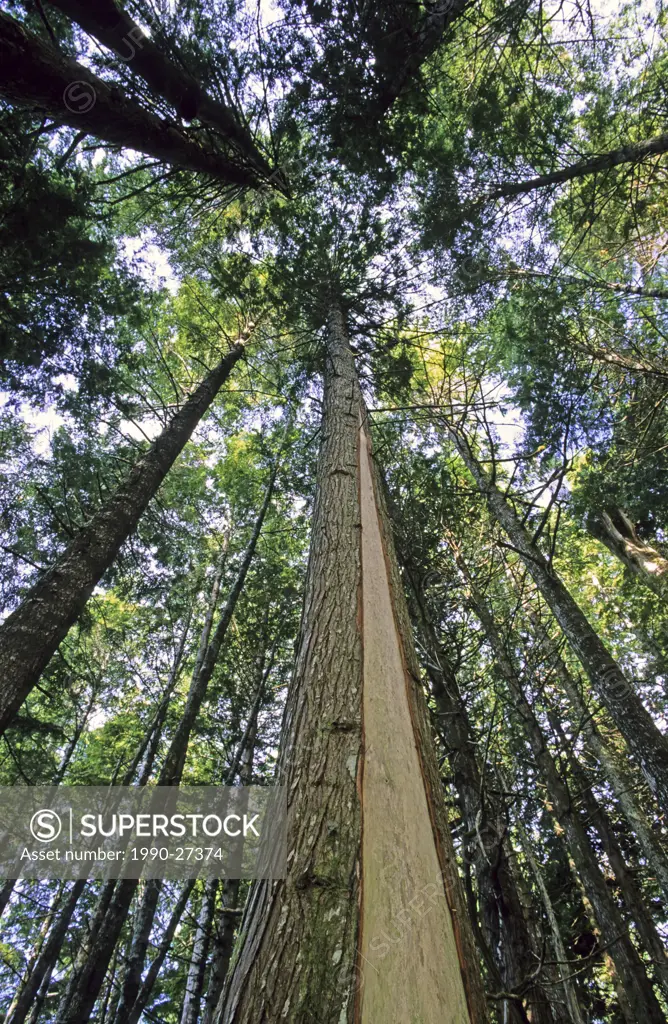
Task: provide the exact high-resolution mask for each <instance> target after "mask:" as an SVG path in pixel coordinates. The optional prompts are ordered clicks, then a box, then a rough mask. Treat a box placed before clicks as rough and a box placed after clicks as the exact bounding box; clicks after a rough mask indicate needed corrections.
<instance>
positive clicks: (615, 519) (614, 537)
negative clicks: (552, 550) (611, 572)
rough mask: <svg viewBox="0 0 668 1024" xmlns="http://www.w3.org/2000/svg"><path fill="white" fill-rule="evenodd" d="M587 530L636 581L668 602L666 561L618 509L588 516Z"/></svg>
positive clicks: (667, 564) (667, 567) (667, 563)
mask: <svg viewBox="0 0 668 1024" xmlns="http://www.w3.org/2000/svg"><path fill="white" fill-rule="evenodd" d="M587 529H588V530H589V532H590V533H591V535H592V537H595V538H596V539H597V540H599V541H601V543H602V544H605V546H606V548H607V549H608V551H611V552H612V554H613V555H615V557H616V558H618V559H619V560H620V562H622V563H623V564H624V565H625V566H626V568H627V569H628V570H629V571H630V572H631V573H632V575H633V576H635V577H636V579H639V580H640V582H641V583H643V584H644V585H645V586H646V587H648V588H649V589H650V590H651V591H652V592H653V593H654V594H656V596H657V597H660V598H661V600H662V601H665V602H668V559H666V558H664V557H663V555H661V554H660V553H659V552H658V551H657V550H656V548H653V547H652V546H651V545H650V544H645V543H644V542H643V541H642V540H640V538H639V537H638V535H637V533H636V531H635V527H634V525H633V523H632V522H631V520H630V519H629V517H628V516H627V515H626V513H625V512H623V511H622V510H621V509H620V508H617V509H614V510H613V511H612V512H611V513H608V512H605V511H604V512H602V513H601V514H600V515H598V516H589V517H588V519H587Z"/></svg>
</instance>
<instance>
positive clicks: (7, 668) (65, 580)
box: [0, 15, 244, 735]
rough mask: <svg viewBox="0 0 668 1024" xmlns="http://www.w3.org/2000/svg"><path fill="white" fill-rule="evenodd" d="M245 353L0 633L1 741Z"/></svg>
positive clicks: (225, 367) (218, 376)
mask: <svg viewBox="0 0 668 1024" xmlns="http://www.w3.org/2000/svg"><path fill="white" fill-rule="evenodd" d="M2 17H4V15H0V18H2ZM243 350H244V349H243V345H241V344H238V345H235V346H234V348H233V349H232V351H231V352H230V353H229V354H228V355H226V356H225V357H224V358H223V359H222V360H221V361H220V363H219V364H218V365H217V366H216V367H215V369H214V370H212V371H211V373H209V374H208V376H207V377H205V379H204V380H203V381H202V383H201V384H200V385H199V387H197V388H196V390H195V391H194V393H193V394H192V395H191V397H190V398H189V399H188V400H187V401H186V402H185V404H184V405H183V406H182V408H181V409H180V411H179V412H178V413H177V414H176V415H175V416H174V418H173V419H172V421H171V422H170V423H169V425H168V426H167V427H165V429H164V430H163V432H162V434H161V435H160V436H159V437H158V438H157V439H156V440H155V441H154V442H153V444H152V445H151V447H150V448H149V449H148V451H147V452H146V454H145V455H143V456H142V458H140V459H139V461H138V462H137V463H136V465H135V466H134V467H133V469H132V470H131V471H130V473H129V474H128V476H127V477H126V479H125V481H124V482H123V483H122V484H121V485H120V487H119V488H118V489H117V490H116V491H115V492H114V493H113V494H112V495H111V497H110V498H108V500H107V501H106V502H105V504H104V505H103V506H102V508H101V509H100V510H99V511H98V512H97V513H96V514H95V515H94V516H93V518H92V519H91V521H90V523H89V524H88V526H86V527H84V528H83V529H82V530H81V532H80V533H79V535H78V536H77V537H76V538H75V540H74V541H73V542H72V543H71V544H70V546H69V547H68V548H67V550H66V551H65V552H64V553H63V555H61V557H60V558H59V559H58V560H57V561H56V562H55V563H54V565H53V566H52V567H51V568H50V569H48V570H47V571H46V572H45V573H44V574H43V576H42V577H41V579H40V580H39V581H38V582H37V583H36V584H35V586H34V587H33V588H32V590H31V591H30V592H29V593H28V594H27V595H26V597H25V598H24V600H23V602H22V603H21V605H20V606H19V607H18V608H17V609H16V610H15V611H14V612H12V614H11V615H10V616H9V617H8V618H7V619H6V620H5V622H4V623H3V624H2V626H0V678H2V679H3V681H4V685H3V688H2V691H1V692H0V735H1V734H2V732H4V730H5V729H6V728H7V726H8V725H9V723H10V722H11V719H12V717H13V715H14V714H15V713H16V711H17V710H18V709H19V707H20V706H21V704H22V703H23V701H24V700H25V698H26V697H27V696H28V694H29V693H30V691H31V690H32V688H33V687H34V686H35V684H36V683H37V682H38V680H39V677H40V675H41V673H42V672H43V670H44V669H45V668H46V666H47V664H48V663H49V661H50V659H51V656H52V655H53V654H54V652H55V651H56V649H57V647H58V645H59V644H60V643H61V641H62V640H63V639H64V638H65V636H66V635H67V633H68V630H69V629H70V627H71V626H72V625H73V624H74V623H75V622H76V620H77V618H78V617H79V615H80V614H81V612H82V611H83V609H84V607H85V605H86V602H87V601H88V598H89V597H90V595H91V594H92V592H93V589H94V588H95V586H96V584H97V583H99V581H100V579H101V578H102V576H103V575H104V573H105V572H106V570H107V569H108V568H109V566H110V565H111V564H112V563H113V561H114V559H115V558H116V556H117V554H118V552H119V551H120V549H121V547H122V545H123V543H124V542H125V541H126V540H127V538H128V537H130V536H131V534H132V533H133V532H134V530H135V528H136V526H137V523H138V522H139V519H140V517H141V515H142V513H143V512H144V510H145V509H146V506H147V505H148V503H149V502H150V500H151V498H152V497H153V495H154V494H155V493H156V491H157V490H158V488H159V486H160V484H161V483H162V481H163V480H164V478H165V476H166V475H167V473H168V472H169V470H170V469H171V467H172V465H173V464H174V462H175V460H176V459H177V457H178V456H179V454H180V453H181V451H182V450H183V448H184V446H185V444H186V442H187V441H188V439H189V438H190V436H191V434H192V432H193V430H194V429H195V427H196V426H197V424H198V423H199V421H200V420H201V418H202V416H203V415H204V413H205V412H206V410H207V409H208V408H209V406H210V405H211V403H212V402H213V400H214V398H215V397H216V395H217V394H218V392H219V391H220V388H221V387H222V386H223V384H224V383H225V381H226V380H227V378H228V377H229V375H230V372H231V370H232V368H233V367H234V365H235V363H236V362H237V360H238V359H239V358H240V357H241V355H242V353H243Z"/></svg>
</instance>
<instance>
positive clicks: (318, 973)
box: [215, 303, 486, 1024]
mask: <svg viewBox="0 0 668 1024" xmlns="http://www.w3.org/2000/svg"><path fill="white" fill-rule="evenodd" d="M325 365H326V369H325V387H324V415H323V425H322V445H321V451H320V458H319V466H318V491H317V497H316V504H315V510H314V515H313V528H312V540H311V551H310V557H309V568H308V574H307V585H306V595H305V604H304V612H303V618H302V624H301V630H300V641H299V648H298V655H297V662H296V669H295V677H294V680H293V682H292V685H291V688H290V694H289V698H288V704H287V708H286V715H285V719H284V727H283V736H282V743H281V762H280V773H279V774H280V778H281V780H282V781H283V782H285V783H286V785H287V791H288V794H289V797H288V799H289V823H288V850H289V869H288V877H287V878H286V879H284V880H278V881H264V882H259V883H256V884H255V885H254V886H253V887H252V889H251V894H250V897H249V902H248V904H247V907H246V912H245V914H244V919H243V922H242V925H241V936H242V937H241V939H240V945H239V950H238V956H236V954H235V966H234V969H233V971H232V974H231V976H230V979H229V982H228V985H227V986H226V991H225V992H224V993H223V997H222V999H221V1004H220V1005H219V1008H218V1010H217V1012H216V1015H215V1020H216V1021H219V1022H220V1021H224V1022H225V1024H232V1022H234V1024H257V1022H258V1021H260V1020H263V1019H264V1020H280V1019H286V1020H290V1021H291V1022H293V1024H306V1022H310V1021H313V1020H317V1021H318V1022H319V1024H352V1021H353V1019H355V1020H356V1021H358V1022H359V1024H371V1022H373V1024H378V1021H381V1020H406V1021H408V1020H410V1019H411V1018H414V1019H424V1020H425V1021H426V1020H429V1021H432V1020H439V1022H443V1024H464V1022H469V1021H476V1022H479V1021H484V1020H485V1019H486V1006H485V1000H484V996H483V994H482V989H481V985H480V980H479V974H478V967H477V962H476V953H475V947H474V944H473V937H472V933H471V930H470V926H469V925H468V924H467V921H466V909H465V902H464V897H463V893H462V891H461V886H460V882H459V879H458V877H457V874H456V864H455V861H454V854H453V851H452V843H451V839H450V835H449V830H448V827H447V823H446V822H445V820H444V805H443V802H442V797H441V793H440V790H441V786H440V778H439V773H438V763H437V760H436V757H435V752H434V750H433V745H432V738H431V734H430V731H429V726H428V723H427V717H426V706H425V704H424V696H423V692H422V688H421V684H420V682H419V668H418V666H417V661H416V658H415V655H414V652H412V651H411V649H410V646H409V645H410V640H409V637H410V627H409V624H408V619H407V614H406V611H405V608H404V607H403V606H402V604H401V600H402V596H401V590H400V584H399V575H398V571H397V569H396V564H395V562H394V556H393V552H392V550H391V536H390V531H389V529H388V526H387V520H386V518H385V517H384V516H383V514H382V510H381V509H380V507H379V503H378V493H379V492H378V489H377V487H376V486H375V485H374V480H373V472H372V469H371V462H370V454H369V450H368V437H367V428H366V423H365V413H364V408H363V403H362V398H361V393H360V389H359V384H358V380H357V374H356V369H355V365H354V359H353V355H352V352H351V349H350V346H349V343H348V338H347V332H346V328H345V322H344V317H343V314H342V312H341V309H340V308H339V306H338V305H337V304H336V303H334V304H333V306H332V309H331V310H330V314H329V322H328V330H327V352H326V359H325ZM360 536H361V541H360ZM388 572H389V576H388ZM402 654H403V655H404V656H405V658H406V661H407V663H408V664H407V666H406V663H405V662H402ZM406 667H408V674H407V673H406ZM388 731H389V733H390V734H391V735H388ZM362 820H363V821H364V828H362ZM427 900H430V901H431V902H430V903H429V906H431V907H432V910H431V911H429V922H428V924H426V925H425V923H424V922H422V924H421V923H420V919H421V917H423V916H424V914H425V913H426V912H427V911H426V906H427ZM449 901H450V902H449ZM453 911H454V913H453ZM453 918H454V920H453ZM399 924H401V928H403V930H404V934H403V935H400V936H399V938H398V939H397V928H398V925H399ZM388 933H389V934H390V935H391V936H392V937H393V938H394V939H395V941H394V942H393V941H392V940H391V939H389V940H387V941H386V939H387V935H388Z"/></svg>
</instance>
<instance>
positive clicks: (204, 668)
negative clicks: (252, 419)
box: [57, 468, 276, 1024]
mask: <svg viewBox="0 0 668 1024" xmlns="http://www.w3.org/2000/svg"><path fill="white" fill-rule="evenodd" d="M275 480H276V468H274V469H273V470H272V472H271V476H270V480H269V485H268V487H267V491H266V495H265V499H264V502H263V505H262V508H261V509H260V512H259V514H258V517H257V519H256V521H255V525H254V527H253V532H252V534H251V538H250V540H249V543H248V545H247V547H246V550H245V551H244V554H243V557H242V559H241V563H240V565H239V568H238V570H237V574H236V577H235V580H234V583H233V585H232V587H231V589H230V592H229V594H228V596H227V599H226V601H225V604H224V606H223V609H222V611H221V614H220V617H219V620H218V624H217V626H216V629H215V631H214V634H213V637H212V638H211V640H210V642H209V645H208V647H207V651H206V655H205V657H204V659H203V662H202V664H201V667H200V669H199V672H198V673H197V675H196V676H193V678H192V681H191V684H190V690H189V692H188V697H187V698H186V705H185V708H184V710H183V714H182V716H181V718H180V720H179V724H178V726H177V728H176V730H175V732H174V736H173V737H172V741H171V743H170V745H169V748H168V750H167V753H166V755H165V760H164V762H163V764H162V768H161V770H160V774H159V776H158V780H157V785H158V786H178V785H180V782H181V776H182V773H183V767H184V764H185V759H186V754H187V750H188V743H189V740H190V733H191V731H192V728H193V726H194V724H195V721H196V719H197V715H198V714H199V711H200V708H201V706H202V703H203V701H204V698H205V697H206V691H207V687H208V684H209V682H210V680H211V676H212V675H213V671H214V669H215V667H216V662H217V659H218V656H219V654H220V650H221V647H222V644H223V641H224V639H225V635H226V633H227V630H228V628H229V625H230V622H231V621H232V616H233V614H234V610H235V608H236V605H237V602H238V600H239V597H240V596H241V593H242V590H243V586H244V583H245V581H246V576H247V575H248V570H249V568H250V566H251V562H252V560H253V556H254V554H255V549H256V548H257V544H258V541H259V539H260V533H261V531H262V526H263V523H264V520H265V517H266V515H267V512H268V510H269V505H270V503H271V499H272V495H273V491H274V484H275ZM158 882H159V879H153V880H149V881H148V882H147V886H146V892H145V895H144V899H143V900H142V903H141V907H140V912H141V915H142V922H141V941H142V944H143V942H144V941H146V942H148V938H147V931H146V927H147V924H146V922H147V921H148V920H149V919H150V921H151V923H152V921H153V917H154V915H155V909H156V907H157V902H158V898H159V893H160V887H159V885H158V884H157V883H158ZM137 885H138V879H133V878H129V879H122V880H121V881H120V882H119V883H118V887H117V890H116V893H115V895H114V899H113V901H112V903H111V905H110V907H109V910H108V912H107V914H106V916H105V919H104V921H103V923H102V924H101V926H100V928H99V929H98V932H97V934H96V936H95V939H94V942H93V945H92V947H91V950H90V952H89V954H88V956H87V959H86V962H85V964H84V965H83V968H82V970H81V971H80V972H79V974H78V976H77V978H76V981H75V982H74V983H73V986H72V989H71V990H70V992H69V993H68V999H67V1000H66V1001H65V1000H64V1001H63V1004H62V1005H61V1007H60V1010H59V1013H58V1018H57V1020H58V1024H85V1022H86V1021H88V1020H89V1017H90V1014H91V1012H92V1009H93V1006H94V1005H95V1000H96V999H97V996H98V994H99V991H100V986H101V985H102V982H103V980H104V975H105V973H106V970H107V967H108V965H109V961H110V959H111V956H112V954H113V950H114V946H115V944H116V942H117V940H118V937H119V935H120V933H121V929H122V927H123V924H124V923H125V920H126V918H127V914H128V911H129V909H130V904H131V903H132V899H133V896H134V894H135V892H136V890H137ZM148 934H150V929H149V932H148ZM136 952H137V959H139V955H140V950H137V951H136ZM145 955H146V949H145V948H143V951H142V957H141V963H142V964H143V962H144V958H145ZM136 981H137V975H136V973H134V972H133V974H132V975H131V976H130V980H129V982H128V984H130V983H132V984H136ZM133 995H136V992H134V993H132V992H131V993H130V994H129V995H128V994H127V993H126V999H127V1002H126V1004H125V1005H127V1006H131V1005H132V1004H133V1002H134V1001H135V1000H134V999H133V998H132V996H133Z"/></svg>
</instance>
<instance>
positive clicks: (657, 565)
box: [587, 374, 668, 603]
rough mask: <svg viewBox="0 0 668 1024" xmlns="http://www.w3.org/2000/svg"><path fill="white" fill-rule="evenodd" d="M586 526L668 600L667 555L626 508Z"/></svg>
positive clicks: (592, 518) (593, 519) (595, 518)
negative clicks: (638, 530) (645, 536)
mask: <svg viewBox="0 0 668 1024" xmlns="http://www.w3.org/2000/svg"><path fill="white" fill-rule="evenodd" d="M667 375H668V374H667ZM587 529H588V530H589V532H590V533H591V535H592V537H595V538H596V539H597V540H599V541H601V543H602V544H605V546H606V548H607V549H608V551H611V552H612V554H613V555H615V556H616V557H617V558H618V559H619V560H620V562H622V563H623V564H624V565H625V566H626V568H627V569H628V570H629V571H630V572H631V574H632V575H633V576H635V577H636V579H639V580H640V582H641V583H643V584H644V585H645V586H646V587H648V588H649V589H650V590H651V591H652V592H653V593H654V594H656V596H657V597H659V598H661V600H662V601H665V602H667V603H668V559H666V558H664V557H663V555H661V554H660V553H659V552H658V551H657V550H656V548H653V547H652V546H651V545H650V544H645V543H644V542H643V541H642V540H640V538H639V537H638V535H637V533H636V531H635V527H634V526H633V523H632V522H631V520H630V519H629V518H628V516H627V515H626V513H625V512H623V511H622V510H621V509H620V508H616V509H613V510H612V511H611V512H610V513H608V512H605V511H603V512H601V513H600V515H598V516H589V517H588V518H587Z"/></svg>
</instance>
